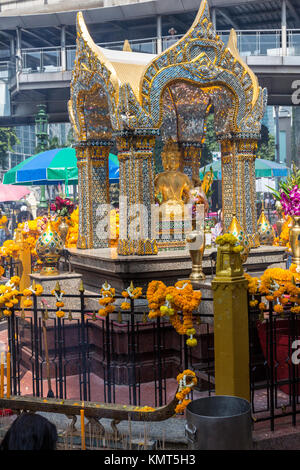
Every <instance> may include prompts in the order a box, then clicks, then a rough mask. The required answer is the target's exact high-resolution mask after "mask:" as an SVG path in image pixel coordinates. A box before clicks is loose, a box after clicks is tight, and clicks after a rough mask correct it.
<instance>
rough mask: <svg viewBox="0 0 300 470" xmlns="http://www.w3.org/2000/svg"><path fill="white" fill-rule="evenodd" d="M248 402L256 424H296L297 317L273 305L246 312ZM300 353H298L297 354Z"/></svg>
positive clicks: (299, 394) (299, 375)
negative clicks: (282, 422)
mask: <svg viewBox="0 0 300 470" xmlns="http://www.w3.org/2000/svg"><path fill="white" fill-rule="evenodd" d="M249 337H250V382H251V403H252V412H253V416H254V419H255V421H257V422H260V421H270V429H271V430H272V431H273V430H274V428H275V422H277V420H278V419H286V420H287V422H288V423H291V424H293V425H294V426H295V425H296V422H297V414H299V413H300V406H299V405H300V365H298V362H300V315H299V314H297V313H293V312H291V310H290V307H288V306H287V307H284V311H283V312H282V313H281V314H278V313H276V312H275V311H274V304H273V303H272V302H270V303H269V308H268V309H267V310H266V311H265V312H264V314H262V313H260V311H259V309H258V308H250V310H249ZM298 350H299V353H298V352H297V351H298Z"/></svg>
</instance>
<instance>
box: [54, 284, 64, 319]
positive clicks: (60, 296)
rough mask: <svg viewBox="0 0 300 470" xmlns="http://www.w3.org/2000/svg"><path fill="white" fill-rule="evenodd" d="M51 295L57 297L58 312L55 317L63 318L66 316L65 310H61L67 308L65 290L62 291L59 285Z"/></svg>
mask: <svg viewBox="0 0 300 470" xmlns="http://www.w3.org/2000/svg"><path fill="white" fill-rule="evenodd" d="M51 294H52V295H54V296H55V298H56V303H55V305H56V307H57V308H58V310H56V312H55V315H56V317H57V318H63V317H64V316H65V312H64V311H63V310H59V309H61V308H63V307H64V306H65V303H64V302H63V296H64V294H65V291H64V290H61V289H60V287H59V285H58V286H57V287H56V288H55V289H52V291H51Z"/></svg>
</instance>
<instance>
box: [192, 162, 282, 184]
mask: <svg viewBox="0 0 300 470" xmlns="http://www.w3.org/2000/svg"><path fill="white" fill-rule="evenodd" d="M210 168H212V171H213V174H214V178H215V179H218V180H221V179H222V168H221V160H219V161H216V162H213V163H212V164H211V165H207V166H203V167H202V168H200V179H201V180H202V179H203V176H204V174H205V172H206V171H209V170H210ZM288 173H289V168H287V167H286V166H284V165H282V164H281V163H277V162H273V161H271V160H264V159H263V158H256V159H255V177H256V178H278V177H281V178H284V177H285V176H288Z"/></svg>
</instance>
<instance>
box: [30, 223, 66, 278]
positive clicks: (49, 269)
mask: <svg viewBox="0 0 300 470" xmlns="http://www.w3.org/2000/svg"><path fill="white" fill-rule="evenodd" d="M35 248H36V252H37V255H38V257H39V258H40V259H41V261H42V263H43V267H42V269H41V274H42V275H44V276H55V275H57V274H59V271H58V269H57V264H58V261H59V258H60V257H61V253H62V250H63V248H64V244H63V241H62V239H61V238H60V236H59V234H58V233H57V232H55V230H53V227H52V223H51V220H50V217H49V218H48V222H47V225H46V228H45V230H44V231H43V232H42V233H41V235H40V236H39V238H38V239H37V242H36V246H35Z"/></svg>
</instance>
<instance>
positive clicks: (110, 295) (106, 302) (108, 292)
mask: <svg viewBox="0 0 300 470" xmlns="http://www.w3.org/2000/svg"><path fill="white" fill-rule="evenodd" d="M100 294H101V298H100V299H99V304H100V305H102V307H103V308H100V309H99V310H98V314H99V315H101V317H106V316H107V315H108V314H109V313H112V312H114V310H115V306H114V305H112V304H113V303H114V301H115V295H116V291H115V289H114V288H113V287H111V286H110V285H109V284H108V283H107V282H106V281H105V283H104V284H103V285H102V288H101V289H100Z"/></svg>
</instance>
